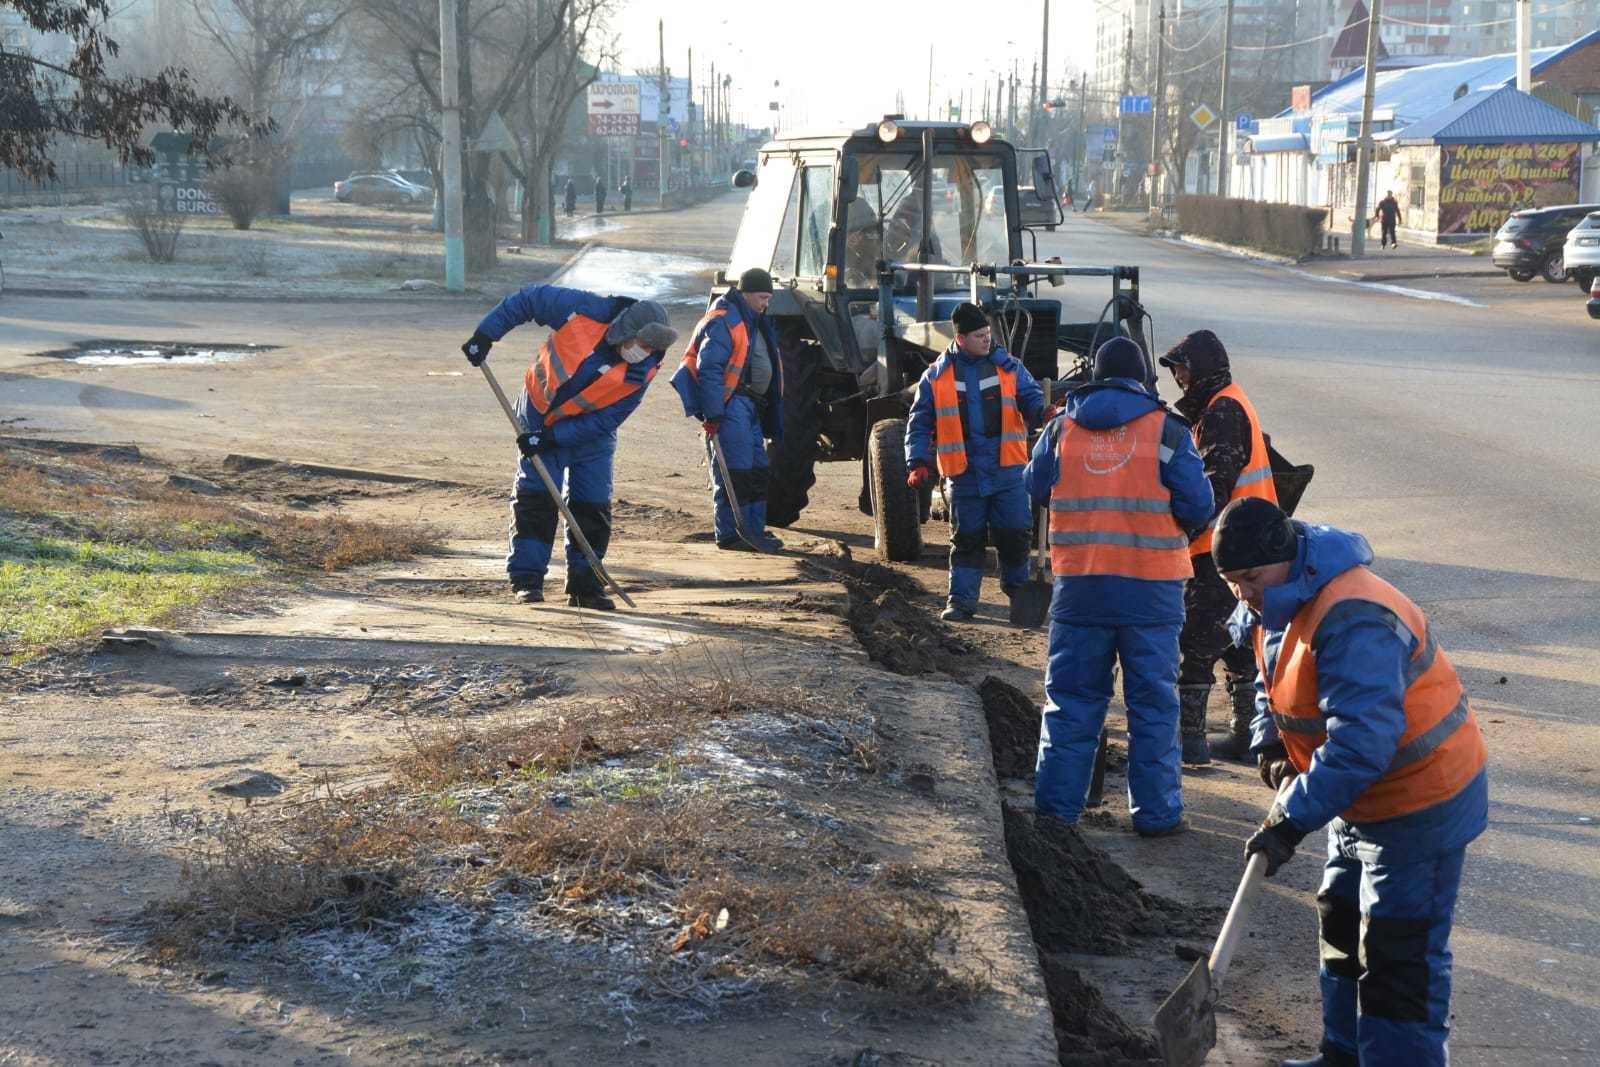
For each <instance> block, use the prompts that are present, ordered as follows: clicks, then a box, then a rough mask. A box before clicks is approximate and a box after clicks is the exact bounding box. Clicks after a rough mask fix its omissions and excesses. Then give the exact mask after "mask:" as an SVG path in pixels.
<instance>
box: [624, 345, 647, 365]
mask: <svg viewBox="0 0 1600 1067" xmlns="http://www.w3.org/2000/svg"><path fill="white" fill-rule="evenodd" d="M621 354H622V358H623V359H625V360H627V361H628V362H629V363H642V362H643V361H644V360H645V359H647V358H648V357H649V355H650V350H649V349H648V348H646V347H644V346H643V345H628V346H627V347H626V348H624V349H622V353H621Z"/></svg>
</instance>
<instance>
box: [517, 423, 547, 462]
mask: <svg viewBox="0 0 1600 1067" xmlns="http://www.w3.org/2000/svg"><path fill="white" fill-rule="evenodd" d="M548 446H549V436H548V435H547V434H546V433H545V431H544V430H536V431H534V432H532V433H519V434H517V451H518V452H521V453H522V454H523V455H524V456H527V457H529V458H530V459H531V458H532V457H534V456H537V455H538V454H539V453H540V452H543V451H544V450H545V449H546V448H547V447H548Z"/></svg>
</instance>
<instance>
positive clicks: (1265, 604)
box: [1212, 498, 1489, 1067]
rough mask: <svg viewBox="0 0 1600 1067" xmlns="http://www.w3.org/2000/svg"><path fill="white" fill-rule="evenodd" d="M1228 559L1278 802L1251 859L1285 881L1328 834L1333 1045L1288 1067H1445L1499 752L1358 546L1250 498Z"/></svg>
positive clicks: (1347, 535) (1324, 936)
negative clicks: (1493, 752) (1471, 880)
mask: <svg viewBox="0 0 1600 1067" xmlns="http://www.w3.org/2000/svg"><path fill="white" fill-rule="evenodd" d="M1212 555H1213V558H1214V559H1215V561H1216V565H1217V569H1218V570H1219V571H1220V572H1222V577H1223V579H1224V580H1225V581H1226V582H1227V583H1228V584H1229V586H1231V587H1232V588H1233V591H1234V595H1235V596H1237V597H1238V598H1239V600H1240V601H1241V603H1240V604H1239V607H1238V609H1237V610H1236V611H1235V613H1234V615H1233V617H1232V619H1231V620H1230V628H1231V630H1232V632H1233V635H1234V639H1235V640H1236V641H1237V642H1238V643H1239V644H1241V645H1245V646H1248V647H1252V648H1253V649H1254V651H1255V656H1256V664H1257V668H1258V669H1257V674H1256V715H1255V718H1254V719H1253V720H1252V722H1251V750H1252V751H1253V752H1254V753H1255V754H1256V757H1257V762H1258V767H1259V768H1260V772H1261V777H1262V780H1263V782H1265V783H1266V784H1267V785H1268V786H1270V787H1272V788H1275V789H1280V788H1282V787H1283V786H1284V785H1285V784H1286V783H1287V784H1288V788H1287V791H1286V792H1280V793H1279V800H1278V801H1277V802H1276V803H1274V805H1273V807H1272V811H1271V813H1270V814H1269V815H1268V816H1267V819H1266V821H1265V822H1264V823H1263V824H1262V826H1261V828H1260V829H1259V830H1258V831H1257V832H1256V833H1255V834H1254V835H1253V836H1252V837H1251V838H1250V840H1249V841H1248V842H1247V843H1246V845H1245V849H1246V855H1250V854H1252V853H1256V852H1260V853H1263V854H1264V855H1265V856H1266V861H1267V866H1266V873H1267V876H1268V877H1271V876H1272V875H1273V874H1274V873H1276V871H1277V870H1278V868H1279V867H1280V866H1282V865H1283V864H1284V863H1285V862H1287V861H1288V860H1289V859H1290V858H1291V857H1292V856H1293V855H1294V852H1295V848H1296V847H1297V846H1298V845H1299V843H1300V841H1301V839H1302V838H1304V837H1305V836H1306V835H1307V834H1309V833H1311V832H1313V831H1315V830H1318V829H1321V828H1322V827H1323V826H1328V827H1329V833H1328V846H1327V862H1326V866H1325V868H1324V870H1323V878H1322V887H1321V889H1320V891H1319V892H1318V893H1317V912H1318V916H1319V919H1320V924H1319V925H1320V940H1321V957H1322V966H1321V986H1322V1020H1323V1030H1322V1041H1321V1048H1320V1050H1319V1052H1318V1054H1317V1055H1316V1056H1314V1057H1312V1058H1311V1059H1304V1060H1285V1061H1284V1067H1445V1064H1446V1063H1447V1062H1448V1059H1449V1055H1448V1053H1447V1051H1446V1041H1447V1039H1448V1037H1449V1019H1450V972H1451V955H1450V927H1451V923H1452V919H1453V916H1454V911H1455V904H1456V896H1457V893H1458V891H1459V889H1460V885H1461V871H1462V864H1463V860H1464V858H1465V855H1466V846H1467V844H1468V843H1469V842H1470V841H1472V840H1473V839H1474V838H1476V837H1477V836H1478V835H1479V834H1481V833H1483V831H1484V829H1485V827H1486V825H1487V823H1488V814H1489V783H1488V772H1487V769H1486V767H1487V759H1488V752H1487V746H1486V745H1485V743H1484V739H1483V734H1482V732H1481V731H1480V730H1479V728H1478V723H1477V720H1476V717H1475V716H1474V714H1473V711H1472V707H1471V704H1470V702H1469V701H1468V699H1467V694H1466V691H1465V689H1464V688H1463V686H1462V684H1461V681H1460V679H1459V678H1458V677H1457V676H1456V673H1455V669H1454V668H1453V667H1452V666H1451V665H1450V661H1449V658H1448V657H1447V656H1446V654H1445V651H1444V649H1443V648H1442V647H1440V645H1439V642H1438V640H1437V638H1436V637H1435V635H1434V634H1433V632H1432V629H1431V627H1430V626H1429V625H1428V620H1427V618H1426V617H1425V616H1424V615H1423V613H1422V611H1421V609H1419V608H1418V607H1417V606H1416V605H1415V604H1414V603H1412V602H1411V601H1410V600H1409V599H1408V598H1407V597H1406V596H1405V595H1404V594H1403V593H1401V592H1400V591H1399V590H1397V589H1396V588H1394V586H1392V585H1390V584H1388V583H1387V582H1385V581H1383V580H1382V579H1381V578H1379V577H1378V576H1377V575H1375V574H1373V573H1372V572H1371V571H1370V570H1369V569H1368V568H1369V565H1370V564H1371V563H1372V558H1373V557H1372V549H1371V547H1370V546H1368V544H1367V542H1366V539H1365V538H1363V537H1362V536H1361V535H1360V534H1357V533H1351V532H1349V531H1347V530H1340V529H1336V528H1334V527H1332V526H1311V525H1307V524H1305V523H1300V522H1292V521H1291V520H1290V519H1289V518H1288V517H1287V516H1286V515H1284V513H1283V512H1282V511H1281V510H1280V509H1279V508H1278V507H1277V505H1275V504H1273V503H1271V502H1269V501H1266V500H1261V499H1256V498H1247V499H1242V500H1236V501H1234V502H1233V503H1231V504H1229V505H1228V507H1227V508H1226V509H1225V510H1224V511H1223V512H1222V514H1221V515H1220V516H1219V517H1218V519H1217V526H1216V534H1215V536H1214V539H1213V542H1212Z"/></svg>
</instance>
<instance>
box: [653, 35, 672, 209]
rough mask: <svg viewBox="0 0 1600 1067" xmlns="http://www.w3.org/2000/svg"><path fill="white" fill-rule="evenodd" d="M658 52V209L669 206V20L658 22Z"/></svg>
mask: <svg viewBox="0 0 1600 1067" xmlns="http://www.w3.org/2000/svg"><path fill="white" fill-rule="evenodd" d="M656 50H657V53H658V54H659V56H660V63H661V72H660V74H659V76H658V78H659V80H658V81H657V83H656V85H657V88H656V93H657V96H656V178H657V182H656V184H657V186H659V188H658V190H657V193H656V195H657V196H658V197H659V199H657V200H656V205H657V206H658V207H666V206H667V115H669V114H670V113H671V112H670V111H669V110H668V108H667V20H666V19H657V20H656Z"/></svg>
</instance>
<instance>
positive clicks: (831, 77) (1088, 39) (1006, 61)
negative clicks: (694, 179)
mask: <svg viewBox="0 0 1600 1067" xmlns="http://www.w3.org/2000/svg"><path fill="white" fill-rule="evenodd" d="M1097 2H1098V0H1054V2H1053V3H1052V4H1051V5H1050V68H1051V81H1052V84H1055V85H1058V86H1059V85H1060V84H1061V83H1063V82H1064V81H1065V79H1066V77H1067V69H1068V65H1069V64H1071V65H1072V66H1073V67H1074V68H1075V69H1077V70H1083V69H1085V68H1087V67H1089V66H1091V65H1092V64H1093V61H1094V59H1093V57H1094V11H1095V8H1096V4H1097ZM657 20H665V24H666V54H667V65H668V66H669V67H670V68H671V70H672V73H673V75H675V76H680V75H682V74H683V72H684V70H685V69H686V67H687V66H688V49H690V48H693V49H694V81H695V86H696V88H695V100H696V102H697V103H698V101H699V99H700V90H699V87H700V86H701V85H704V84H706V83H707V81H708V79H709V78H710V73H711V71H710V65H711V63H712V62H715V63H716V65H717V75H718V77H719V78H720V77H721V76H722V75H723V74H725V73H726V74H730V75H732V76H733V85H732V93H733V116H734V119H735V120H736V121H744V122H747V123H748V124H750V125H753V126H765V125H768V124H769V123H770V121H771V118H770V116H771V112H770V111H769V110H768V104H769V102H770V101H772V100H777V101H778V102H779V103H780V104H781V105H782V107H783V110H782V111H781V112H780V118H781V121H782V124H783V125H784V126H788V127H798V126H837V125H841V124H843V125H849V126H859V125H862V124H864V123H866V122H868V121H872V120H875V119H877V118H880V117H882V116H883V115H884V114H885V113H887V112H890V111H893V110H895V92H896V90H897V89H898V90H901V91H903V92H904V94H905V111H906V114H907V115H908V116H910V117H922V116H923V115H924V113H925V112H926V111H927V105H928V48H929V46H930V45H932V47H933V95H934V99H935V108H936V109H937V110H942V108H943V106H944V100H945V99H946V97H947V96H951V97H953V96H956V95H957V94H959V93H960V92H961V91H962V90H963V89H965V90H966V91H967V93H968V99H969V101H972V103H970V104H969V106H968V110H967V112H966V113H965V115H964V116H963V117H965V118H967V119H973V118H977V117H979V116H978V114H977V112H978V110H980V108H981V105H982V102H983V90H984V85H985V84H986V83H987V84H988V85H989V86H990V87H991V89H990V92H991V95H992V94H993V92H994V89H995V88H996V87H998V84H999V81H1000V74H1001V71H1002V70H1004V71H1007V72H1009V71H1010V69H1011V65H1012V62H1013V61H1015V62H1016V64H1017V71H1018V74H1019V76H1020V78H1021V81H1022V89H1021V93H1022V95H1023V97H1024V98H1026V96H1027V93H1028V85H1027V83H1028V80H1029V78H1030V75H1031V71H1032V68H1033V64H1034V62H1035V61H1036V60H1037V59H1038V55H1039V44H1040V35H1041V31H1042V30H1043V21H1044V0H987V2H985V0H976V2H974V0H853V2H852V0H801V2H799V3H779V2H774V0H765V2H739V0H735V2H733V3H720V4H719V3H708V2H705V0H623V2H622V5H621V11H620V13H619V15H618V17H617V19H616V20H615V23H614V24H613V29H614V31H615V32H616V33H617V35H618V38H619V43H620V50H621V55H622V67H623V69H624V70H625V71H627V72H631V71H632V70H634V69H635V68H637V67H642V66H654V65H655V64H656V63H657V54H658V49H657V37H656V23H657ZM774 81H777V82H778V83H779V84H778V86H777V87H776V88H774V87H773V84H772V83H773V82H774ZM939 117H941V118H942V117H943V116H942V115H940V116H939Z"/></svg>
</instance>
